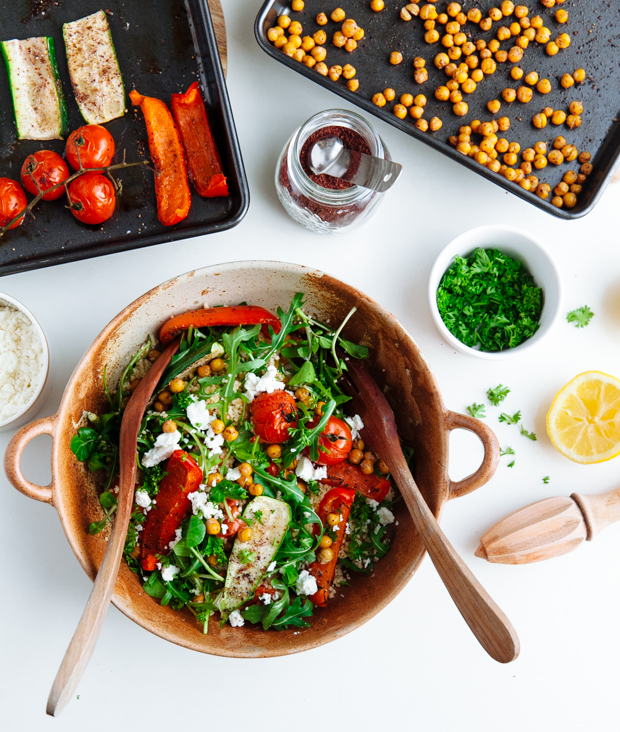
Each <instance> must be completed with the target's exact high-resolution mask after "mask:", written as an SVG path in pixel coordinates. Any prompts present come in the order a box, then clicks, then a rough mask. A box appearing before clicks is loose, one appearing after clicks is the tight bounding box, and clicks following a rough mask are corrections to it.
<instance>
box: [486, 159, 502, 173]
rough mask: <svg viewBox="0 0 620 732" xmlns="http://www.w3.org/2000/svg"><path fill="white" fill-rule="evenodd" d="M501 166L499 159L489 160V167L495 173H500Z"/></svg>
mask: <svg viewBox="0 0 620 732" xmlns="http://www.w3.org/2000/svg"><path fill="white" fill-rule="evenodd" d="M501 167H502V166H501V163H500V162H499V160H489V162H488V163H487V168H488V169H489V170H492V171H493V172H494V173H499V171H500V168H501Z"/></svg>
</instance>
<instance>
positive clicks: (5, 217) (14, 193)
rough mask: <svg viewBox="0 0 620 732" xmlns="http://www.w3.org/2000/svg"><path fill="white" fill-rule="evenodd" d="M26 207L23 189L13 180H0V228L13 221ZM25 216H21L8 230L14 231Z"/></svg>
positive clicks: (26, 201)
mask: <svg viewBox="0 0 620 732" xmlns="http://www.w3.org/2000/svg"><path fill="white" fill-rule="evenodd" d="M27 205H28V200H27V199H26V194H25V193H24V189H23V188H22V187H21V186H20V185H19V183H18V182H17V181H15V180H11V179H10V178H0V226H6V225H7V224H8V223H9V221H11V220H12V219H14V218H15V217H16V216H17V214H18V213H19V212H20V211H23V210H24V209H25V208H26V206H27ZM24 218H25V216H22V217H21V218H20V219H17V221H16V222H15V223H14V224H11V226H10V227H9V228H10V229H14V228H15V227H16V226H19V225H20V224H21V223H23V221H24Z"/></svg>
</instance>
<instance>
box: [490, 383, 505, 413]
mask: <svg viewBox="0 0 620 732" xmlns="http://www.w3.org/2000/svg"><path fill="white" fill-rule="evenodd" d="M508 394H510V389H509V388H508V387H507V386H502V385H501V384H498V385H497V386H496V387H495V389H489V390H488V391H487V398H488V400H489V401H490V402H491V404H492V405H493V406H494V407H499V405H500V403H501V402H503V401H504V399H505V398H506V397H507V396H508Z"/></svg>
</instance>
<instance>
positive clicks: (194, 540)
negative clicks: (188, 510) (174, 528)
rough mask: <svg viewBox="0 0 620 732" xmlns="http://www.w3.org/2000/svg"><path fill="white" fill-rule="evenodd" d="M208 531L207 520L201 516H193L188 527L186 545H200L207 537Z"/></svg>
mask: <svg viewBox="0 0 620 732" xmlns="http://www.w3.org/2000/svg"><path fill="white" fill-rule="evenodd" d="M206 533H207V527H206V526H205V522H204V521H203V520H202V519H201V518H200V517H199V516H192V517H191V518H190V520H189V525H188V527H187V536H186V537H185V543H186V545H187V546H188V547H192V546H198V545H199V544H200V543H201V542H202V540H203V539H204V538H205V534H206Z"/></svg>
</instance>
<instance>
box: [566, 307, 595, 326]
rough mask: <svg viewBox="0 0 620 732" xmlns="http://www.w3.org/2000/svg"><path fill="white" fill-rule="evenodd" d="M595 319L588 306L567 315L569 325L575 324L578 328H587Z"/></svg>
mask: <svg viewBox="0 0 620 732" xmlns="http://www.w3.org/2000/svg"><path fill="white" fill-rule="evenodd" d="M593 317H594V313H593V312H592V311H591V310H590V308H589V307H588V306H587V305H584V306H583V307H581V308H577V309H576V310H571V311H570V313H568V314H567V315H566V320H567V321H568V322H569V323H574V324H575V327H576V328H585V327H586V325H588V324H589V322H590V321H591V320H592V318H593Z"/></svg>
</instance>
